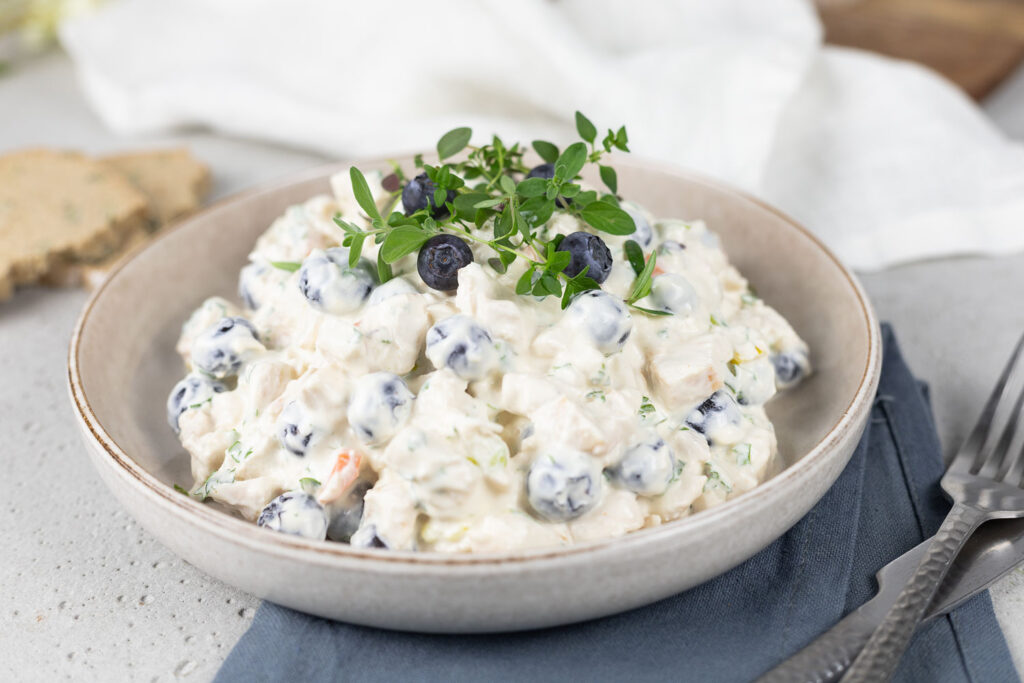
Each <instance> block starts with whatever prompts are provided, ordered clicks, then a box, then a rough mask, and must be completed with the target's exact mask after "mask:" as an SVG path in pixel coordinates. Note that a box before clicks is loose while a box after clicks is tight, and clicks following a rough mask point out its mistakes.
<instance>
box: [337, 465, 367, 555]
mask: <svg viewBox="0 0 1024 683" xmlns="http://www.w3.org/2000/svg"><path fill="white" fill-rule="evenodd" d="M372 487H373V484H371V483H370V482H368V481H365V480H363V481H359V482H356V484H355V486H353V487H352V489H351V490H349V492H348V494H347V495H346V496H345V498H344V499H343V500H341V501H339V502H337V503H332V504H331V509H332V511H333V513H332V515H331V521H330V524H328V525H327V538H329V539H331V540H332V541H338V542H339V543H348V542H349V540H351V538H352V535H353V534H355V532H356V530H357V529H358V528H359V522H360V521H362V519H363V497H364V496H365V495H366V492H367V491H368V490H370V488H372Z"/></svg>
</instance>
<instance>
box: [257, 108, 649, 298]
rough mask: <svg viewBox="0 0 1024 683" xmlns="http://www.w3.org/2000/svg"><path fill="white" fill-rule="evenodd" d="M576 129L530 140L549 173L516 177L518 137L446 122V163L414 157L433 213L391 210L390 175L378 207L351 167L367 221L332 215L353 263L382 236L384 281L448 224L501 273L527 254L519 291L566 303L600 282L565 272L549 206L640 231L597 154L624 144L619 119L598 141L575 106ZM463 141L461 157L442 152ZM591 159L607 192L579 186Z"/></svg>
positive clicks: (394, 186)
mask: <svg viewBox="0 0 1024 683" xmlns="http://www.w3.org/2000/svg"><path fill="white" fill-rule="evenodd" d="M576 130H577V132H578V133H579V136H580V138H581V140H582V141H581V142H574V143H572V144H570V145H569V146H568V147H566V148H565V149H564V150H561V151H560V150H559V148H558V147H557V146H555V145H554V144H553V143H551V142H547V141H545V140H534V141H533V143H532V147H533V149H534V151H535V152H536V153H537V154H538V155H539V156H540V157H541V158H542V159H544V160H545V161H546V162H547V163H550V164H552V165H553V166H554V176H553V177H552V178H523V177H522V176H524V175H525V174H526V173H527V172H528V171H529V168H527V167H526V166H525V165H524V164H523V154H524V153H525V152H526V147H525V146H523V145H520V144H519V143H516V144H514V145H511V146H508V145H506V144H505V143H504V142H503V141H502V140H501V138H499V137H498V136H493V137H492V138H491V141H490V142H489V143H487V144H484V145H481V146H473V145H471V144H470V140H471V139H472V130H471V129H469V128H465V127H462V128H455V129H453V130H450V131H448V132H447V133H445V134H444V135H443V136H441V139H440V140H439V141H438V143H437V153H438V157H439V159H440V160H441V162H442V163H440V164H439V165H436V166H434V165H430V164H426V163H424V161H423V159H422V158H421V157H419V156H417V157H416V159H415V162H414V163H415V165H416V167H417V168H418V169H422V171H423V172H424V173H426V175H427V177H428V178H429V180H430V181H431V182H432V183H433V184H434V195H433V197H432V200H433V206H436V207H438V208H440V207H444V212H443V213H441V215H439V216H437V217H435V216H434V215H433V212H432V211H431V210H430V207H429V206H428V208H427V209H422V210H420V211H417V212H415V213H413V214H411V215H408V216H406V215H405V214H403V213H401V212H399V211H395V210H394V209H395V208H396V207H397V205H398V201H399V199H400V197H401V183H400V182H390V183H388V184H387V185H388V188H387V191H388V192H389V193H390V194H389V196H388V197H387V198H386V201H385V205H386V207H387V208H386V209H385V210H384V211H381V209H380V208H379V206H378V204H377V202H376V201H375V200H374V198H373V193H372V192H371V191H370V187H369V184H368V183H367V182H366V178H365V176H364V175H363V173H362V172H361V171H360V170H359V169H357V168H352V170H351V171H350V175H351V181H352V192H353V195H354V197H355V199H356V202H357V203H358V204H359V206H360V208H361V209H362V210H363V212H365V214H366V216H367V218H368V219H369V222H370V226H369V227H368V228H365V229H364V228H362V227H360V226H358V225H356V224H354V223H351V222H349V221H346V220H343V219H342V217H341V216H336V217H335V219H334V221H335V223H337V224H338V226H339V227H341V229H342V230H344V231H345V236H344V238H343V240H342V245H343V246H345V247H348V249H349V261H350V264H352V265H355V263H356V262H358V260H359V258H360V255H361V253H362V249H363V246H364V245H365V243H366V240H368V239H371V240H373V242H374V243H375V244H378V245H380V249H379V250H378V257H377V267H378V274H379V275H380V280H381V282H385V281H387V280H388V279H390V278H391V277H392V272H391V265H392V264H394V263H395V262H397V261H398V260H399V259H401V258H403V257H405V256H408V255H409V254H412V253H414V252H416V251H417V250H418V249H419V248H420V247H422V246H423V243H424V242H426V241H427V240H428V239H429V238H430V237H432V236H434V235H437V234H441V233H448V234H452V235H457V236H458V237H459V238H461V239H464V240H467V241H470V242H477V243H479V244H485V245H487V246H488V247H490V248H491V249H492V250H493V251H494V256H493V257H492V258H489V259H487V263H488V264H489V265H490V266H491V267H492V268H493V269H494V270H495V271H497V272H499V273H505V272H506V271H507V270H508V267H509V266H510V265H511V264H512V263H513V262H514V261H515V260H516V259H523V260H524V261H526V262H527V263H528V267H527V269H526V272H525V273H523V275H522V276H521V277H520V278H519V280H518V281H517V282H516V292H517V293H518V294H521V295H533V296H538V297H545V296H558V297H561V305H562V308H565V307H566V306H568V305H569V302H570V301H571V300H572V297H573V296H574V295H575V294H578V293H579V292H583V291H586V290H590V289H598V288H600V285H599V284H598V283H597V282H596V281H595V280H594V279H592V278H590V277H587V274H586V271H585V270H584V271H583V272H581V273H579V274H577V275H575V276H570V275H568V274H567V273H566V272H565V268H566V267H567V266H568V265H569V261H570V256H569V254H568V253H567V252H560V251H556V248H557V246H558V241H559V238H558V237H556V238H554V239H552V240H547V239H544V237H543V236H542V228H544V226H545V225H546V224H547V222H548V221H549V220H550V219H551V216H552V215H553V214H554V213H556V212H561V213H567V214H570V215H573V216H575V217H576V218H578V219H579V220H580V221H582V222H584V223H586V224H587V225H589V226H590V227H592V228H594V229H595V230H597V231H600V232H606V233H609V234H612V235H629V234H632V233H633V232H635V231H636V225H635V224H634V223H633V219H632V218H631V217H630V215H629V214H628V213H626V212H625V211H623V210H622V209H621V208H620V207H619V203H618V199H617V198H616V197H615V194H614V193H615V192H617V190H618V178H617V175H616V173H615V170H614V169H613V168H612V167H610V166H608V165H607V164H604V163H601V162H602V161H604V160H605V158H606V156H607V155H608V154H610V153H611V152H612V151H613V150H619V151H622V152H628V151H629V146H628V143H629V138H628V136H627V134H626V129H625V127H620V128H619V129H618V130H617V131H614V130H611V129H608V132H607V134H606V135H605V136H604V137H603V138H602V139H601V140H600V141H598V131H597V127H596V126H594V124H593V123H592V122H591V121H590V120H589V119H588V118H587V117H586V116H584V115H583V114H581V113H579V112H577V113H576ZM466 150H468V153H467V154H465V155H464V158H463V159H461V160H459V161H446V160H447V159H451V158H453V157H455V156H457V155H460V154H461V153H463V152H465V151H466ZM587 164H597V165H598V167H599V168H598V172H599V175H600V177H601V180H602V182H603V183H604V184H605V185H606V186H607V188H608V189H609V190H610V191H611V194H605V195H601V196H599V195H598V193H597V192H596V191H593V190H588V191H584V190H583V188H582V187H581V186H580V184H579V183H578V182H577V180H578V178H579V175H580V172H581V171H582V170H583V168H584V167H585V166H586V165H587ZM398 178H399V176H396V177H395V178H393V179H392V180H398ZM449 192H454V194H455V198H454V199H453V200H452V201H448V196H449ZM568 200H571V201H568ZM488 222H489V223H490V224H491V225H492V226H493V235H491V236H488V235H487V234H486V233H481V232H480V229H481V227H482V226H483V225H484V224H485V223H488ZM274 265H275V266H277V267H280V266H278V264H276V263H275V264H274Z"/></svg>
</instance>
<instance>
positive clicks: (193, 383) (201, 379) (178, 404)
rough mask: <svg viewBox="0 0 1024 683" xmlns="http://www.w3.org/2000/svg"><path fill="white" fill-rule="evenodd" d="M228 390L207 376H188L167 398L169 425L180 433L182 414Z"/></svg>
mask: <svg viewBox="0 0 1024 683" xmlns="http://www.w3.org/2000/svg"><path fill="white" fill-rule="evenodd" d="M227 390H228V388H227V387H226V386H224V384H222V383H221V382H218V381H217V380H215V379H210V378H209V377H206V376H205V375H195V374H194V375H189V376H187V377H186V378H185V379H183V380H181V381H180V382H178V383H177V384H175V385H174V388H173V389H171V394H170V396H168V397H167V424H169V425H171V429H173V430H174V432H175V433H178V431H179V427H178V418H180V417H181V414H182V413H184V412H185V411H186V410H188V409H189V408H196V407H198V406H200V405H202V404H203V403H206V402H207V401H208V400H210V399H211V398H213V395H214V394H219V393H221V392H222V391H227Z"/></svg>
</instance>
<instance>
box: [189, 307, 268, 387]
mask: <svg viewBox="0 0 1024 683" xmlns="http://www.w3.org/2000/svg"><path fill="white" fill-rule="evenodd" d="M263 350H264V348H263V344H261V343H260V342H259V336H258V335H257V333H256V328H255V327H254V326H253V324H252V323H251V322H249V321H248V320H246V319H245V318H241V317H238V316H234V317H228V318H221V319H220V320H218V321H217V324H215V325H214V326H213V327H211V328H209V329H207V330H206V331H204V332H203V333H201V334H200V335H199V336H197V337H196V338H195V341H193V342H192V365H194V366H195V367H197V368H199V369H200V370H202V371H203V372H205V373H206V374H208V375H212V376H214V377H216V378H218V379H223V378H225V377H231V376H232V375H236V374H238V370H239V368H241V367H242V363H244V362H245V361H246V360H247V359H248V357H249V356H251V355H252V354H253V353H254V352H257V351H263Z"/></svg>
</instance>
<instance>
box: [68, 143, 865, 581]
mask: <svg viewBox="0 0 1024 683" xmlns="http://www.w3.org/2000/svg"><path fill="white" fill-rule="evenodd" d="M407 156H408V157H409V158H411V156H412V155H391V156H388V157H381V158H377V159H365V160H364V159H358V160H355V161H353V162H331V163H328V164H323V165H320V166H316V167H313V168H311V169H308V170H306V171H303V172H300V173H296V174H291V175H288V176H286V177H283V178H280V179H277V180H274V181H270V182H266V183H261V184H259V185H256V186H254V187H252V188H250V189H248V190H243V191H241V192H238V193H235V194H232V195H229V196H227V197H224V198H222V199H220V200H218V201H215V202H213V203H212V204H210V205H208V206H206V207H204V208H203V209H202V210H201V211H200V212H198V213H196V214H193V215H192V216H189V217H188V218H186V219H184V220H182V221H179V222H178V223H176V224H174V225H173V226H169V227H167V228H165V229H164V230H162V231H161V232H160V233H159V234H157V235H156V236H154V237H153V238H152V239H150V240H149V241H147V242H145V243H143V244H141V245H139V246H137V247H135V248H134V249H132V250H131V251H130V252H129V253H128V254H126V255H125V256H124V257H123V258H122V259H121V260H120V261H119V262H118V263H117V264H116V265H115V266H114V267H113V268H112V269H111V271H110V273H109V274H108V276H107V277H106V278H105V279H104V281H103V282H102V283H101V284H100V286H99V287H97V288H96V290H95V291H94V292H93V293H92V295H91V296H90V297H89V299H88V300H87V301H86V303H85V306H84V307H83V309H82V312H81V313H80V315H79V317H78V320H77V322H76V323H75V327H74V332H73V333H72V336H71V342H70V344H69V346H68V388H69V391H70V395H71V401H72V406H73V408H74V410H75V413H76V415H77V417H78V418H79V419H80V420H81V422H82V424H83V425H85V427H86V428H87V430H88V432H89V434H90V435H91V436H92V439H93V441H95V442H96V444H98V445H99V446H100V447H101V448H102V449H103V451H104V452H105V454H106V455H107V456H108V457H109V459H110V461H111V462H112V464H113V465H114V466H115V467H116V468H117V469H119V470H120V471H121V473H122V474H124V475H128V476H127V477H125V479H127V480H128V481H130V482H131V485H132V486H134V487H136V488H137V489H139V490H140V492H141V493H143V494H144V495H145V496H146V497H148V498H150V499H151V500H152V501H153V502H154V503H157V504H162V506H163V507H165V508H166V507H167V506H170V507H171V508H178V509H179V510H180V511H182V512H183V513H184V514H187V515H190V516H192V517H193V519H194V521H195V522H196V523H201V524H203V525H204V526H205V527H207V530H208V531H210V532H212V533H214V534H215V535H217V536H219V537H220V538H222V539H223V540H225V541H227V542H229V543H235V544H241V545H245V546H248V547H251V548H253V549H255V550H258V551H261V552H273V553H275V554H279V555H282V554H284V555H290V556H294V555H295V553H296V551H301V552H302V553H303V555H304V556H305V558H304V559H306V560H319V561H321V562H326V563H328V564H331V563H335V562H338V561H342V562H344V561H346V560H350V559H353V558H358V559H359V563H360V564H364V563H365V564H367V565H369V564H371V563H372V564H373V565H375V566H374V569H377V570H381V569H385V568H388V567H391V568H396V567H395V565H396V564H398V565H416V566H418V567H420V568H422V569H427V568H430V567H436V568H444V569H445V570H446V571H451V570H453V569H456V568H457V567H477V568H480V567H483V568H499V567H502V566H506V567H507V566H508V565H515V564H521V563H525V562H531V563H537V562H542V561H545V560H549V561H550V560H558V559H562V558H569V557H575V558H576V559H585V557H586V556H587V555H593V554H596V553H598V552H600V551H605V550H608V549H609V548H610V547H612V546H614V549H615V550H617V551H619V550H624V549H626V548H628V547H629V546H630V545H633V544H639V543H645V542H656V541H657V540H658V539H659V538H661V537H663V536H667V535H676V534H678V533H682V532H683V531H689V532H691V533H692V532H693V531H695V530H697V529H699V528H700V527H701V526H708V525H711V524H714V523H715V521H716V520H718V519H720V518H721V517H724V516H727V515H730V514H731V513H732V512H733V511H734V510H736V509H737V508H739V507H742V506H745V505H747V504H748V503H750V502H752V501H754V500H756V499H758V498H759V497H763V496H767V495H770V494H771V493H773V492H774V491H775V490H776V489H778V488H780V487H783V486H785V485H786V484H787V483H788V482H790V481H791V480H793V479H799V478H800V477H801V476H803V475H805V473H806V472H807V471H808V470H811V469H814V468H815V466H816V465H818V464H819V461H821V460H822V459H823V458H824V457H825V456H826V453H827V452H828V450H829V448H830V446H831V445H832V444H834V443H835V442H837V441H838V440H839V439H840V438H841V437H842V436H843V435H844V434H845V433H846V432H847V431H848V430H850V429H852V428H853V427H854V426H855V421H856V418H857V413H858V412H859V408H860V407H861V406H862V405H863V404H864V402H865V401H872V400H873V394H874V391H875V388H876V384H877V380H878V376H879V374H880V371H881V358H882V341H881V333H880V329H879V325H878V320H877V318H876V315H875V312H874V308H873V307H872V305H871V303H870V301H869V300H868V298H867V294H866V293H865V291H864V288H863V286H862V285H861V284H860V282H859V281H858V279H857V278H856V276H854V274H853V273H852V272H851V271H850V270H849V269H848V268H847V267H846V266H845V265H843V263H842V262H841V261H840V260H839V259H838V258H837V257H836V256H835V254H833V253H832V251H831V250H830V249H829V248H828V247H826V246H825V244H824V243H823V242H822V241H821V240H820V239H819V238H818V237H817V236H816V235H815V234H814V233H812V232H811V231H810V230H808V229H807V228H805V227H804V226H803V225H801V224H800V223H799V222H797V221H796V220H795V219H793V218H792V217H791V216H789V215H788V214H786V213H784V212H783V211H781V210H779V209H777V208H775V207H774V206H772V205H770V204H768V203H767V202H765V201H763V200H761V199H758V198H757V197H755V196H753V195H752V194H750V193H748V192H746V191H745V190H741V189H739V188H737V187H734V186H732V185H731V184H729V183H726V182H724V181H721V180H718V179H716V178H712V177H710V176H707V175H703V174H701V173H698V172H694V171H691V170H688V169H682V168H680V167H677V166H674V165H672V164H668V163H665V162H660V161H652V160H648V159H639V158H636V157H633V158H631V159H622V160H619V161H618V162H617V163H618V164H620V165H623V166H636V167H641V168H645V169H649V170H655V171H660V172H662V173H665V174H667V175H673V176H676V177H679V178H681V179H684V180H687V181H691V182H697V183H702V184H705V185H710V186H712V187H714V188H716V189H719V190H723V191H725V192H728V193H730V194H731V195H733V196H734V197H735V198H737V199H740V200H743V201H747V202H751V203H753V204H755V205H757V206H759V207H760V208H762V209H764V210H766V211H768V212H770V213H772V214H775V215H776V216H777V217H779V218H781V219H782V220H783V221H784V222H786V223H788V224H789V226H790V227H792V228H793V229H795V230H797V231H798V232H800V233H802V234H803V235H804V236H805V237H806V238H808V239H810V240H811V241H812V242H813V243H814V244H815V246H816V247H818V248H819V249H820V250H821V251H822V252H824V254H825V255H826V256H827V257H828V259H829V260H831V261H832V263H833V264H834V265H835V266H836V268H838V269H839V271H840V272H841V273H842V275H843V276H844V277H845V278H846V280H847V282H848V283H849V285H850V287H851V288H852V289H853V291H854V293H855V295H856V297H857V302H858V304H859V305H860V312H861V314H862V316H863V318H864V322H865V323H866V324H867V326H868V329H869V335H868V355H867V360H866V362H865V364H864V368H863V371H862V374H861V378H860V381H859V383H858V385H857V391H856V393H855V394H854V396H853V398H852V399H851V401H850V403H849V404H848V405H847V406H846V407H845V408H844V409H843V412H842V414H841V415H840V417H839V419H838V420H837V421H836V423H835V424H834V425H833V426H832V428H831V429H829V431H828V432H827V433H826V434H825V435H824V436H823V437H822V438H821V440H819V441H818V443H817V444H815V445H814V447H813V448H811V449H810V450H809V451H807V453H806V454H805V455H803V457H801V458H800V459H799V460H797V461H796V462H795V463H793V464H792V465H790V466H789V467H786V468H785V469H784V470H782V471H781V472H779V473H778V474H776V475H775V476H774V477H772V478H771V479H769V480H767V481H765V482H763V483H761V484H759V485H757V486H756V487H754V488H753V489H751V490H749V491H746V492H744V493H742V494H740V495H739V496H737V497H735V498H732V499H730V500H727V501H725V502H724V503H722V504H720V505H716V506H714V507H712V508H709V509H707V510H702V511H701V512H699V513H696V514H693V515H691V516H688V517H683V518H681V519H678V520H674V521H671V522H667V523H665V524H661V525H658V526H653V527H647V528H643V529H638V530H636V531H631V532H629V533H627V534H625V535H622V536H616V537H612V538H605V539H598V540H593V541H586V542H582V543H576V544H572V545H568V546H555V547H544V548H537V549H532V550H524V551H518V552H515V553H503V554H483V553H442V552H434V551H400V550H390V549H389V550H381V549H363V548H353V547H352V546H350V545H348V544H346V543H329V542H323V541H313V540H309V539H304V538H300V537H297V536H291V535H287V534H281V533H269V532H267V531H266V530H263V529H260V528H259V527H257V526H256V525H255V524H253V523H251V522H248V521H245V520H243V519H240V518H237V517H233V516H231V515H230V514H227V513H225V512H222V511H220V510H216V509H214V508H212V507H210V506H208V505H204V504H203V503H201V502H199V501H196V500H194V499H193V498H191V497H190V496H186V495H183V494H182V493H180V492H178V491H176V490H174V489H173V488H171V487H169V486H167V485H165V484H164V483H163V482H161V481H160V480H159V479H157V478H156V477H155V476H153V475H152V474H150V473H149V472H148V471H146V470H145V469H144V468H143V467H141V466H140V465H139V464H137V463H136V462H135V461H134V460H133V459H132V458H131V457H130V456H129V455H128V454H127V453H126V452H125V451H124V450H123V449H122V448H121V447H120V446H119V445H118V444H117V443H116V442H115V441H114V439H113V438H112V437H111V436H110V434H109V433H108V432H107V431H106V430H105V429H104V427H103V425H102V424H101V423H100V421H99V418H98V417H97V416H96V414H95V413H94V412H93V410H92V408H91V406H90V404H89V400H88V398H87V397H86V395H85V390H84V387H83V386H82V380H81V370H80V363H79V358H78V354H79V349H80V345H81V338H82V334H83V332H84V330H85V327H86V325H87V324H88V323H89V316H90V313H91V312H92V309H93V307H94V306H95V304H96V302H97V301H98V300H99V299H100V297H102V296H103V293H104V292H105V291H106V289H107V287H108V286H109V285H110V283H111V282H113V281H114V279H115V278H116V276H117V274H118V273H119V272H120V271H121V270H122V269H123V268H124V267H125V265H126V264H127V263H128V262H130V261H131V260H133V259H134V257H135V256H136V255H138V254H139V253H141V252H142V251H144V250H146V249H149V248H154V247H155V246H156V245H157V244H158V243H159V242H160V241H161V240H163V239H164V238H165V237H167V236H168V235H169V234H171V233H172V232H174V231H176V230H178V229H180V228H182V227H184V226H186V225H188V224H189V223H191V222H192V221H194V220H197V219H199V218H201V217H203V216H205V215H207V214H209V213H211V212H214V211H218V210H221V209H223V208H225V207H227V206H230V205H233V204H237V203H242V202H245V201H248V200H250V199H251V198H253V197H255V196H258V195H260V194H262V193H264V192H267V191H273V190H278V189H281V188H283V187H287V186H289V185H294V184H298V183H302V182H308V181H311V180H314V179H316V178H321V177H329V175H330V174H332V173H337V172H339V171H343V170H345V169H346V168H348V167H350V166H352V165H356V164H361V165H364V166H372V165H380V164H382V163H385V162H387V161H390V160H392V159H405V158H406V157H407Z"/></svg>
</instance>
